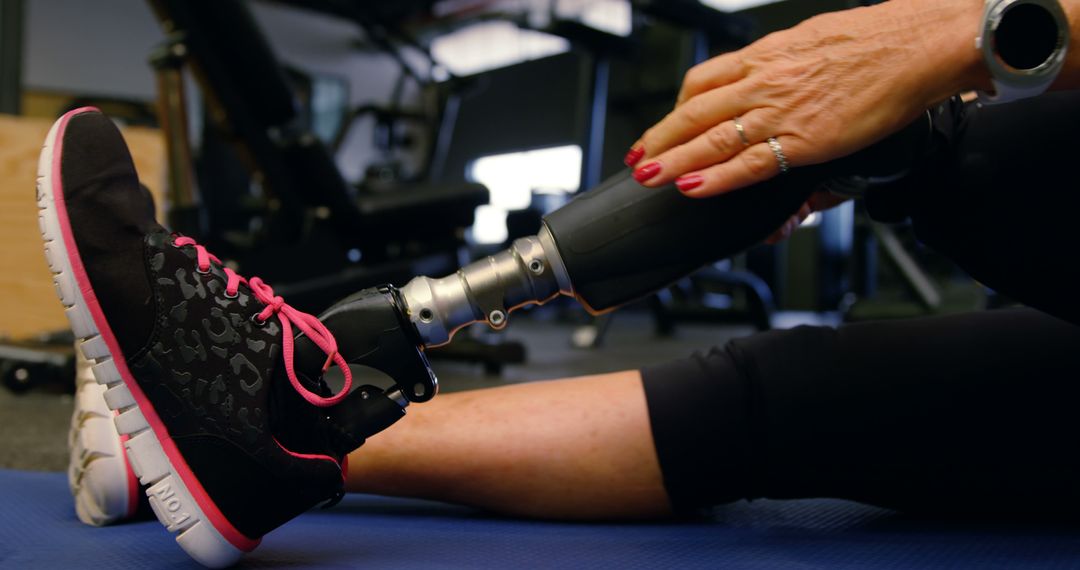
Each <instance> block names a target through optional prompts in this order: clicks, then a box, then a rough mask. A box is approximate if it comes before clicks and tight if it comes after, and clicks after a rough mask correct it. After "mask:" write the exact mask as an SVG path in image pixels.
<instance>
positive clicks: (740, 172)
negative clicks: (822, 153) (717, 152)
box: [650, 136, 798, 198]
mask: <svg viewBox="0 0 1080 570" xmlns="http://www.w3.org/2000/svg"><path fill="white" fill-rule="evenodd" d="M775 140H776V142H777V144H778V145H779V146H778V149H777V150H774V149H773V148H772V147H771V146H770V145H769V144H768V143H758V144H755V145H751V146H749V147H747V148H745V149H743V151H742V152H740V153H739V154H737V155H735V156H734V157H732V158H731V160H728V161H726V162H722V163H720V164H717V165H715V166H710V167H708V168H706V169H704V170H700V171H697V172H692V173H689V174H685V175H683V176H680V177H679V178H678V179H676V180H675V184H676V185H677V186H680V188H679V189H680V190H682V191H683V193H684V194H686V195H687V196H690V197H693V198H706V197H709V196H715V195H717V194H722V193H724V192H728V191H731V190H735V189H737V188H742V187H743V186H749V185H751V184H756V183H758V182H763V181H765V180H768V179H770V178H772V177H773V176H776V175H777V174H780V171H781V158H783V159H784V163H785V164H786V165H787V166H788V167H789V168H790V167H794V166H795V164H794V163H793V162H792V157H791V156H788V154H787V153H788V149H789V148H790V147H797V146H798V145H797V140H798V139H796V138H794V137H790V136H781V137H776V138H775ZM796 160H797V158H796ZM697 177H700V180H698V178H697ZM650 178H651V177H650ZM687 180H692V181H695V182H696V183H695V184H693V185H692V186H689V187H688V185H687V184H686V181H687ZM680 181H682V184H680Z"/></svg>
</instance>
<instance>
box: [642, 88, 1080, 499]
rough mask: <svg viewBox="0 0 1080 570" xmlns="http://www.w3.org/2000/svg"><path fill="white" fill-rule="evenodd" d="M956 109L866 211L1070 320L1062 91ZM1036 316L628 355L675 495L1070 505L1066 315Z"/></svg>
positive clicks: (1076, 133)
mask: <svg viewBox="0 0 1080 570" xmlns="http://www.w3.org/2000/svg"><path fill="white" fill-rule="evenodd" d="M964 111H965V110H961V109H960V108H959V107H953V108H952V109H951V110H947V111H946V112H944V113H943V114H942V115H941V117H940V118H941V119H944V120H941V121H939V129H940V130H939V132H938V142H939V144H940V148H938V149H937V154H936V155H935V156H934V159H933V160H931V161H929V162H928V164H927V165H926V166H925V167H924V168H923V169H921V170H920V171H919V172H917V173H916V174H915V175H914V176H911V177H909V178H908V179H907V180H906V181H905V182H904V183H903V184H902V185H898V186H896V187H894V188H890V189H887V190H884V191H881V192H880V193H877V194H871V196H870V197H868V206H869V207H870V211H871V213H872V214H874V215H875V216H878V217H883V216H887V217H908V216H910V217H911V219H912V221H913V224H914V226H915V228H916V231H917V234H918V235H919V237H920V238H921V239H923V240H924V241H925V242H927V243H928V244H929V245H931V246H933V247H935V248H936V249H938V250H939V251H941V252H943V253H945V254H947V255H949V256H951V257H952V258H953V259H954V260H955V261H956V262H957V263H958V264H959V265H961V266H962V267H964V268H965V269H966V270H967V271H968V272H970V273H971V274H972V275H973V276H975V277H976V278H978V279H980V280H981V281H983V282H984V283H986V284H987V285H989V286H991V287H994V288H995V289H997V290H999V291H1001V292H1004V293H1006V294H1007V295H1009V296H1011V297H1013V298H1015V299H1017V300H1019V301H1022V302H1024V303H1026V304H1028V305H1030V306H1033V307H1037V308H1039V309H1042V310H1043V311H1046V313H1049V314H1053V315H1057V316H1059V317H1061V318H1064V319H1068V320H1070V321H1071V322H1072V323H1080V302H1078V299H1080V282H1078V281H1077V280H1076V279H1075V275H1076V274H1077V273H1078V272H1077V269H1076V267H1077V265H1078V262H1080V247H1077V246H1078V245H1080V235H1078V232H1080V224H1078V223H1077V220H1080V207H1078V206H1080V187H1078V186H1080V185H1078V184H1076V183H1074V182H1071V181H1074V180H1077V178H1078V174H1077V168H1076V165H1077V164H1080V144H1078V143H1077V141H1078V140H1080V139H1078V138H1077V137H1080V129H1077V126H1080V93H1063V94H1052V95H1047V96H1043V97H1039V98H1036V99H1033V100H1028V101H1024V102H1020V103H1014V104H1012V105H1003V106H997V107H987V108H982V109H976V108H974V107H969V108H968V109H966V112H964ZM1062 180H1065V181H1070V183H1067V184H1066V183H1062V182H1061V181H1062ZM1046 313H1041V312H1038V311H1035V310H1032V309H1017V310H1001V311H988V312H982V313H975V314H970V315H960V316H949V317H939V318H928V319H917V320H909V321H892V322H883V323H866V324H855V325H848V326H844V327H841V328H840V329H839V330H833V329H829V328H821V327H816V328H815V327H800V328H798V329H794V330H791V331H777V332H769V333H765V334H760V335H756V336H753V337H750V338H746V339H742V340H737V341H733V342H731V343H729V344H728V345H727V346H725V347H723V348H717V349H713V350H712V351H710V352H709V353H708V354H704V355H701V354H698V355H695V356H694V357H692V358H690V359H688V360H685V361H679V362H673V363H669V364H665V365H661V366H657V367H651V368H647V369H645V370H643V371H642V374H643V378H644V380H645V390H646V395H647V398H648V402H649V413H650V418H651V420H652V424H653V434H654V437H655V439H656V445H657V452H658V454H659V457H660V462H661V468H662V470H663V474H664V479H665V484H666V486H667V489H668V492H669V495H670V497H671V499H672V502H673V504H674V505H675V506H676V507H677V508H680V509H683V508H692V507H700V506H706V505H712V504H717V503H722V502H727V501H731V500H735V499H739V498H755V497H774V498H796V497H841V498H848V499H854V500H858V501H864V502H868V503H872V504H878V505H883V506H888V507H894V508H901V509H908V510H913V509H914V510H924V509H930V510H935V511H956V512H964V513H971V512H987V511H990V512H998V513H1018V512H1019V513H1024V512H1027V513H1049V512H1054V513H1076V512H1080V328H1078V327H1076V326H1074V325H1073V324H1068V323H1066V322H1065V321H1061V320H1058V319H1056V318H1054V317H1052V316H1049V315H1048V314H1046Z"/></svg>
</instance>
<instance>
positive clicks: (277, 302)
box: [173, 236, 352, 407]
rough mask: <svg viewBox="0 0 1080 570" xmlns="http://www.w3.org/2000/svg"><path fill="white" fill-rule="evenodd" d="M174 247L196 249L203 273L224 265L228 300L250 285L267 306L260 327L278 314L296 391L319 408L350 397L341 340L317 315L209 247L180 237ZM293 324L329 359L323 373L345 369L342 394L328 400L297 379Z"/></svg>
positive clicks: (349, 378) (287, 365)
mask: <svg viewBox="0 0 1080 570" xmlns="http://www.w3.org/2000/svg"><path fill="white" fill-rule="evenodd" d="M173 244H174V245H175V246H176V247H184V246H186V245H191V246H195V253H196V255H197V259H196V261H197V263H198V270H199V272H200V273H208V272H209V271H210V262H211V261H214V262H216V263H217V264H218V265H220V266H221V267H222V269H223V270H224V271H225V276H226V278H227V279H226V282H225V296H226V297H236V295H237V292H238V290H239V287H240V284H244V285H247V286H248V287H249V288H250V289H251V292H252V294H253V295H254V296H255V299H257V300H258V301H259V302H260V303H262V304H264V305H266V308H265V309H263V310H262V312H261V313H259V314H258V315H255V318H256V320H257V321H258V322H259V323H260V324H262V323H265V322H266V320H267V319H269V318H270V317H272V316H274V315H275V314H276V315H277V316H278V320H280V321H281V331H282V333H281V348H282V356H283V357H284V358H285V372H286V373H288V375H289V382H291V383H292V386H293V389H295V390H296V391H297V392H298V393H299V394H300V395H301V396H303V397H304V399H305V400H307V401H308V402H309V403H311V404H312V405H315V406H319V407H327V406H332V405H334V404H336V403H338V402H340V401H341V400H342V399H344V398H345V396H348V395H349V388H351V387H352V372H350V371H349V365H348V363H346V362H345V358H344V357H342V356H341V354H339V353H338V349H337V340H335V339H334V335H333V334H332V333H331V332H330V331H329V330H328V329H327V328H326V326H325V325H323V324H322V322H321V321H320V320H319V319H317V318H316V317H315V316H314V315H310V314H308V313H305V312H302V311H298V310H296V309H294V308H293V307H292V306H290V305H289V304H288V303H286V302H285V300H284V299H282V298H281V297H280V296H277V295H274V290H273V289H271V288H270V286H269V285H267V284H266V283H263V280H262V279H259V278H258V277H252V278H251V279H250V280H249V279H245V278H243V277H241V276H239V275H237V274H236V272H235V271H233V270H232V269H229V268H228V267H225V265H224V264H223V263H221V260H220V259H218V258H217V257H216V256H214V255H213V254H211V253H210V252H208V251H206V248H205V247H203V246H201V245H199V244H197V243H195V240H194V239H192V238H189V237H186V236H177V237H176V240H175V241H174V242H173ZM293 325H296V328H298V329H300V331H301V332H303V333H304V334H305V335H307V336H308V338H310V339H311V340H312V342H314V343H315V345H316V346H318V347H319V349H320V350H322V351H323V352H325V353H326V356H327V358H326V364H324V365H323V372H326V371H327V370H328V369H329V368H330V364H331V363H333V364H337V365H338V368H341V371H342V372H343V373H344V374H345V386H344V387H343V388H342V389H341V391H340V392H338V393H337V394H335V395H333V396H331V397H329V398H326V397H323V396H320V395H318V394H316V393H315V392H312V391H311V390H308V389H307V387H305V386H304V385H303V384H301V383H300V380H299V379H298V378H297V377H296V370H295V369H294V368H293V333H292V330H293V329H292V327H293Z"/></svg>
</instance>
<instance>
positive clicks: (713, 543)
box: [0, 470, 1080, 570]
mask: <svg viewBox="0 0 1080 570" xmlns="http://www.w3.org/2000/svg"><path fill="white" fill-rule="evenodd" d="M0 501H2V504H3V508H2V509H0V567H3V568H19V569H29V568H110V569H112V568H194V567H197V566H196V564H195V563H194V562H193V561H191V560H190V559H189V558H188V557H187V556H186V555H185V554H184V553H183V552H182V551H181V550H180V547H179V546H177V545H176V543H175V542H174V541H173V539H172V537H171V535H169V534H168V533H167V532H165V530H164V529H163V528H161V526H160V525H159V524H158V523H157V522H156V521H147V522H137V523H130V524H123V525H118V526H113V527H106V528H91V527H87V526H84V525H83V524H82V523H80V522H79V521H78V519H76V518H75V512H74V509H73V507H72V503H71V497H70V496H69V494H68V490H67V484H66V482H65V481H64V476H63V475H62V474H59V473H32V472H23V471H5V470H0ZM240 567H241V568H263V567H272V568H500V569H502V568H613V569H620V570H622V569H632V568H649V569H656V568H679V569H683V568H768V569H774V568H860V569H862V568H1078V567H1080V528H1078V527H1073V526H1057V525H1035V526H1031V525H1027V526H1024V525H1002V524H979V523H947V522H929V521H926V520H918V519H913V518H910V517H905V516H902V515H899V514H896V513H892V512H890V511H886V510H882V509H876V508H872V507H867V506H863V505H858V504H854V503H848V502H845V501H832V500H813V501H783V502H781V501H755V502H753V503H739V504H736V505H732V506H728V507H723V508H720V509H718V510H717V511H716V514H715V516H714V517H713V518H712V519H711V520H709V521H705V522H695V523H660V524H657V523H651V524H575V523H555V522H539V521H528V520H516V519H506V518H501V517H495V516H491V515H487V514H484V513H481V512H478V511H475V510H472V509H467V508H462V507H456V506H451V505H444V504H441V503H433V502H427V501H414V500H402V499H387V498H381V497H372V496H367V495H353V496H348V497H346V498H345V500H344V501H342V503H341V504H339V505H338V506H336V507H334V508H333V509H329V510H317V511H313V512H310V513H307V514H305V515H303V516H301V517H299V518H297V519H296V520H294V521H292V522H290V523H288V524H286V525H285V526H284V527H282V528H280V529H278V530H276V531H274V532H272V533H271V534H269V535H268V536H266V537H265V538H264V539H263V543H262V546H260V547H259V548H258V549H256V550H255V552H253V553H251V554H250V555H248V556H247V557H246V558H245V559H244V561H243V562H242V563H241V565H240Z"/></svg>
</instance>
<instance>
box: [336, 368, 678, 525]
mask: <svg viewBox="0 0 1080 570" xmlns="http://www.w3.org/2000/svg"><path fill="white" fill-rule="evenodd" d="M347 489H348V490H349V491H350V492H362V493H377V494H383V495H397V496H409V497H421V498H428V499H437V500H442V501H450V502H455V503H462V504H467V505H473V506H478V507H482V508H487V509H491V510H493V511H497V512H501V513H506V514H511V515H517V516H530V517H542V518H561V519H615V518H654V517H660V516H667V515H669V514H670V513H671V507H670V506H669V503H668V498H667V494H666V492H665V491H664V485H663V480H662V477H661V474H660V466H659V462H658V461H657V457H656V451H655V449H654V446H653V438H652V432H651V428H650V425H649V414H648V409H647V407H646V404H645V393H644V390H643V388H642V385H641V375H640V374H639V373H638V372H637V371H628V372H617V373H613V374H603V375H598V376H586V377H582V378H574V379H566V380H554V381H548V382H534V383H529V384H516V385H511V386H504V387H499V388H492V389H486V390H475V391H470V392H459V393H455V394H443V395H440V396H438V397H436V398H435V399H434V400H432V401H431V402H428V403H425V404H415V405H413V406H410V407H409V412H408V415H407V416H406V417H405V418H404V419H403V420H401V421H400V422H398V423H397V424H395V425H394V426H392V427H390V428H389V429H387V430H386V431H385V432H382V433H380V434H378V435H376V436H374V437H372V438H371V439H369V440H368V442H367V443H366V444H365V445H364V446H363V447H361V448H360V449H358V450H356V451H355V452H353V454H352V455H350V456H349V479H348V482H347Z"/></svg>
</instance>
